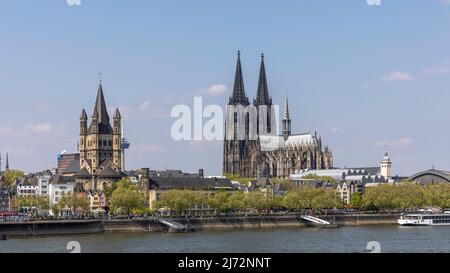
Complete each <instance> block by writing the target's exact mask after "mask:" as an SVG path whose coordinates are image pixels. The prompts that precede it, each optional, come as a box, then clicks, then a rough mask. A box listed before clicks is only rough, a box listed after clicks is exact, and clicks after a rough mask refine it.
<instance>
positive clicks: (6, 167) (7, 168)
mask: <svg viewBox="0 0 450 273" xmlns="http://www.w3.org/2000/svg"><path fill="white" fill-rule="evenodd" d="M5 171H9V157H8V152H6V165H5Z"/></svg>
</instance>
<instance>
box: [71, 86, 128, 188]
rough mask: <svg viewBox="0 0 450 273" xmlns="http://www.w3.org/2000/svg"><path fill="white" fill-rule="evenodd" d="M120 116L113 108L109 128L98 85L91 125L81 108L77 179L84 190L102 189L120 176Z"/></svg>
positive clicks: (103, 99) (100, 88)
mask: <svg viewBox="0 0 450 273" xmlns="http://www.w3.org/2000/svg"><path fill="white" fill-rule="evenodd" d="M121 119H122V117H121V115H120V112H119V109H116V111H115V114H114V118H113V126H111V124H110V119H109V115H108V111H107V107H106V103H105V98H104V96H103V87H102V83H101V82H100V85H99V87H98V92H97V100H96V101H95V106H94V110H93V113H92V119H91V123H90V125H89V127H88V116H87V114H86V111H85V110H84V109H83V110H82V111H81V116H80V173H79V174H78V175H79V176H80V178H81V179H82V178H83V177H84V179H85V180H86V183H85V184H84V187H85V188H86V189H93V190H97V189H103V188H104V186H105V185H110V184H111V183H112V181H114V180H117V179H118V178H120V177H121V176H122V169H121V166H122V162H121V160H122V155H121V148H120V143H121V139H122V132H121Z"/></svg>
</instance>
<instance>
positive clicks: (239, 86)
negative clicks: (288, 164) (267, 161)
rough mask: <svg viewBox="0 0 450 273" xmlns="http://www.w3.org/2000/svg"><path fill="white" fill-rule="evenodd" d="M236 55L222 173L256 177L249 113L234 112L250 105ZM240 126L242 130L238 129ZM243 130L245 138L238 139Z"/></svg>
mask: <svg viewBox="0 0 450 273" xmlns="http://www.w3.org/2000/svg"><path fill="white" fill-rule="evenodd" d="M237 55H238V56H237V63H236V73H235V77H234V87H233V94H232V96H231V97H230V100H229V102H228V106H227V119H226V122H225V140H224V150H223V156H224V160H223V172H224V174H227V175H228V174H229V175H237V176H240V177H251V176H255V175H256V173H255V172H252V170H253V168H251V162H250V161H251V150H252V149H255V147H256V144H257V141H256V140H249V134H248V133H249V126H250V124H249V122H250V120H249V113H248V112H245V115H244V116H243V117H240V116H239V115H238V113H237V112H236V108H237V107H242V108H243V109H245V108H246V107H247V106H249V105H250V103H249V100H248V97H247V96H246V95H245V88H244V77H243V75H242V66H241V53H240V51H238V53H237ZM241 114H242V113H241ZM242 121H244V122H242ZM242 123H244V124H242ZM241 124H242V125H241ZM239 125H241V126H239ZM242 126H243V127H244V128H240V127H242ZM243 129H245V136H244V137H243V138H242V137H239V135H238V132H239V131H240V130H243ZM255 160H256V159H255Z"/></svg>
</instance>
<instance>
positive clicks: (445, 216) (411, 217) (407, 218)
mask: <svg viewBox="0 0 450 273" xmlns="http://www.w3.org/2000/svg"><path fill="white" fill-rule="evenodd" d="M398 223H399V224H400V225H401V226H450V213H448V212H445V213H439V214H430V213H429V214H405V215H402V216H400V219H398Z"/></svg>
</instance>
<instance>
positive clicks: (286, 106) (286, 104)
mask: <svg viewBox="0 0 450 273" xmlns="http://www.w3.org/2000/svg"><path fill="white" fill-rule="evenodd" d="M288 119H289V102H288V95H287V92H286V97H285V99H284V112H283V120H288Z"/></svg>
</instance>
